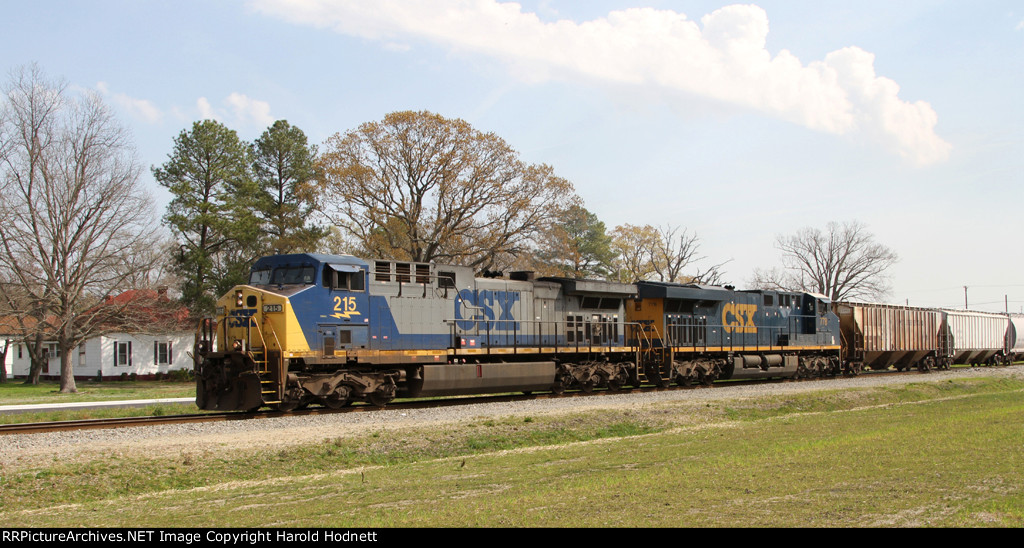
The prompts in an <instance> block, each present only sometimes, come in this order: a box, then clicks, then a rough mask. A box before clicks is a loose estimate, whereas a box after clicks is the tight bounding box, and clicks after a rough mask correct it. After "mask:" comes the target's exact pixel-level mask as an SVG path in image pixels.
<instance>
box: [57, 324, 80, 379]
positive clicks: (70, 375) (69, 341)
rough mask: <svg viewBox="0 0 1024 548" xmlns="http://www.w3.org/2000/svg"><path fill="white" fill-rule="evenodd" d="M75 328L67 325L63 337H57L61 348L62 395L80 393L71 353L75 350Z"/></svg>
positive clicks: (62, 333)
mask: <svg viewBox="0 0 1024 548" xmlns="http://www.w3.org/2000/svg"><path fill="white" fill-rule="evenodd" d="M72 329H74V327H73V326H72V325H71V323H70V322H68V323H67V324H66V326H65V327H64V330H63V331H62V332H61V336H60V337H57V344H58V345H59V346H60V391H61V393H62V394H74V393H75V392H78V388H77V387H76V386H75V369H74V364H73V363H72V362H71V351H72V350H74V346H73V345H74V343H75V341H74V339H73V338H72V336H71V335H72Z"/></svg>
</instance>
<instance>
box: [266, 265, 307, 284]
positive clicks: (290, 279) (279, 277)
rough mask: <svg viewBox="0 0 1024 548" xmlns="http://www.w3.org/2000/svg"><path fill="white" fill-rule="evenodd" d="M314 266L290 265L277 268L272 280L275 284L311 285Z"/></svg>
mask: <svg viewBox="0 0 1024 548" xmlns="http://www.w3.org/2000/svg"><path fill="white" fill-rule="evenodd" d="M313 276H314V272H313V267H312V266H289V267H282V268H275V269H274V275H273V277H272V278H271V280H270V283H271V284H275V285H309V284H311V283H313Z"/></svg>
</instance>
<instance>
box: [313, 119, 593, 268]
mask: <svg viewBox="0 0 1024 548" xmlns="http://www.w3.org/2000/svg"><path fill="white" fill-rule="evenodd" d="M325 148H326V150H325V152H324V154H323V155H322V157H321V162H320V167H321V168H322V169H321V171H320V177H321V178H322V179H321V180H322V184H323V187H324V189H323V190H324V194H323V197H324V198H323V201H324V203H323V204H322V207H323V212H324V213H325V214H326V215H327V216H328V217H329V218H330V219H331V221H332V222H333V223H335V224H336V225H337V226H339V227H340V228H341V229H342V230H343V231H344V232H345V233H346V236H348V237H350V238H352V239H354V240H357V241H358V242H359V245H360V247H361V248H362V249H361V250H360V252H362V253H366V254H368V255H371V256H379V257H390V258H395V259H403V260H412V261H434V260H436V261H441V262H448V263H458V264H463V265H466V266H471V267H474V268H476V269H477V270H483V269H487V268H500V267H502V266H503V265H501V264H498V263H500V262H501V260H502V258H503V257H505V258H507V257H514V256H516V255H518V254H520V253H523V252H525V251H526V250H527V249H529V247H530V245H529V244H530V243H531V242H532V241H533V240H534V238H535V237H536V235H537V234H538V233H539V232H540V231H541V230H543V229H545V228H546V227H547V226H549V225H550V224H551V223H554V222H557V221H558V219H557V212H559V211H564V210H565V209H566V207H567V206H569V205H571V204H572V203H574V202H575V200H577V198H576V196H575V193H574V191H573V187H572V184H570V183H569V182H568V181H566V180H565V179H562V178H560V177H557V176H555V175H554V173H553V170H552V169H551V168H550V167H549V166H546V165H528V164H525V163H524V162H522V161H521V160H520V159H519V155H518V153H517V152H516V151H515V150H513V149H512V147H510V146H509V145H508V144H507V143H506V142H505V141H504V140H502V139H501V138H499V137H498V136H496V135H494V134H493V133H483V132H480V131H478V130H475V129H473V128H472V127H471V126H470V125H469V124H468V123H466V122H465V121H463V120H458V119H447V118H444V117H442V116H439V115H437V114H433V113H430V112H394V113H391V114H388V115H387V116H385V117H384V119H383V120H382V121H380V122H370V123H365V124H362V125H361V126H359V128H358V129H356V130H353V131H350V132H348V133H346V134H344V135H342V134H336V135H334V136H333V137H331V138H330V139H328V140H327V142H326V144H325Z"/></svg>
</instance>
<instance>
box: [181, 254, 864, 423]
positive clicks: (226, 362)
mask: <svg viewBox="0 0 1024 548" xmlns="http://www.w3.org/2000/svg"><path fill="white" fill-rule="evenodd" d="M197 338H198V341H199V342H198V343H197V346H196V352H195V359H196V404H197V405H198V407H199V408H200V409H208V410H243V411H249V410H255V409H258V408H260V407H264V406H269V407H273V408H276V409H280V410H285V411H287V410H292V409H295V408H299V407H303V406H307V405H310V404H316V405H323V406H327V407H331V408H336V407H342V406H345V405H348V404H350V403H352V402H354V401H365V402H369V403H371V404H373V405H377V406H384V405H386V404H387V403H389V402H390V401H391V400H393V399H394V398H395V397H430V396H446V395H465V394H485V393H502V392H533V391H551V392H556V393H557V392H561V391H564V390H567V389H578V390H583V391H590V390H593V389H595V388H606V389H609V390H618V389H621V388H623V387H624V386H626V385H631V386H637V387H638V386H641V385H643V384H654V385H657V386H667V385H668V384H669V383H673V382H674V383H677V384H679V385H689V384H693V383H704V384H709V383H711V382H713V381H715V380H720V379H741V378H764V377H781V376H785V377H809V376H822V375H837V374H840V373H848V374H853V373H856V371H857V368H859V364H860V362H855V361H845V362H844V360H843V359H842V344H841V340H842V333H841V330H840V321H839V316H838V315H837V314H836V310H835V303H832V302H831V301H830V300H829V299H827V298H826V297H824V296H822V295H817V294H813V293H800V292H786V291H762V290H756V291H739V290H735V289H734V288H732V287H728V286H727V287H713V286H703V285H696V284H676V283H663V282H637V283H634V284H625V283H615V282H607V281H598V280H578V279H571V278H560V277H539V278H538V277H535V276H534V274H533V273H531V272H513V273H511V274H509V275H508V276H504V275H489V276H483V277H475V275H474V272H473V271H472V270H471V269H469V268H467V267H462V266H449V265H439V264H435V263H418V262H409V261H392V260H374V261H367V260H363V259H359V258H356V257H353V256H348V255H323V254H311V253H302V254H290V255H275V256H269V257H263V258H261V259H259V260H257V261H256V262H255V263H254V264H253V266H252V269H251V272H250V276H249V281H248V283H247V284H245V285H239V286H236V287H234V288H233V289H232V290H230V291H229V292H228V293H227V294H226V295H224V296H223V297H221V298H220V299H219V300H218V301H217V304H216V316H215V317H214V318H208V319H204V320H203V321H202V322H201V327H200V332H199V334H198V337H197Z"/></svg>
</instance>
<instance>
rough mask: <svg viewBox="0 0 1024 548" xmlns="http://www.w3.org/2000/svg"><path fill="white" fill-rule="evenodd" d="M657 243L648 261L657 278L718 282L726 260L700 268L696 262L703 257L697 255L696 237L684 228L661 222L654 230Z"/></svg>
mask: <svg viewBox="0 0 1024 548" xmlns="http://www.w3.org/2000/svg"><path fill="white" fill-rule="evenodd" d="M658 232H659V238H658V240H659V242H658V245H657V246H656V247H655V248H654V251H653V254H652V257H651V261H652V264H653V266H654V270H655V273H656V274H657V276H658V279H659V281H664V282H690V283H700V284H719V283H721V280H722V276H723V274H724V272H723V271H722V267H723V266H725V264H726V263H727V262H729V261H725V262H721V263H716V264H712V265H709V266H707V267H706V269H705V270H703V271H701V269H700V268H699V267H698V266H697V265H696V263H698V262H700V261H703V260H705V259H707V257H705V256H703V255H700V238H698V237H697V233H696V232H694V233H690V232H689V231H687V230H686V229H685V228H682V227H676V226H672V225H665V226H664V227H662V228H660V229H658Z"/></svg>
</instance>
